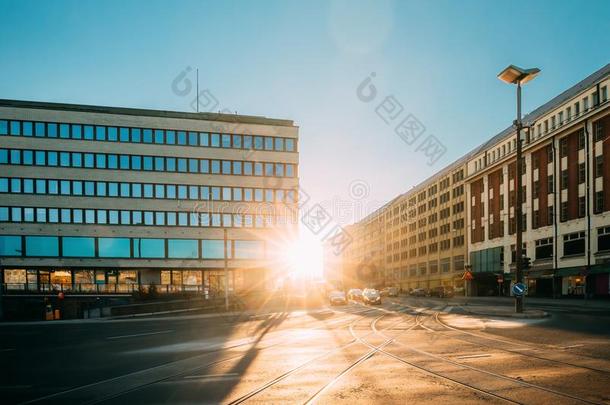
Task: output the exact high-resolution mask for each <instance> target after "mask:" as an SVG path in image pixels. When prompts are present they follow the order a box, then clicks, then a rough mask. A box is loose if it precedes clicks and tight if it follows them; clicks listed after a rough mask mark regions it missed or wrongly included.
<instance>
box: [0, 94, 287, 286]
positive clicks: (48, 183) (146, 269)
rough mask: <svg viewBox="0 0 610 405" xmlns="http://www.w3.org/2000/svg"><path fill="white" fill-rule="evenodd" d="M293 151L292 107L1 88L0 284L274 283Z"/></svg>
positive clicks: (283, 236)
mask: <svg viewBox="0 0 610 405" xmlns="http://www.w3.org/2000/svg"><path fill="white" fill-rule="evenodd" d="M298 163H299V155H298V127H297V126H295V125H294V123H293V122H292V121H289V120H279V119H269V118H264V117H253V116H241V115H230V114H213V113H185V112H171V111H156V110H142V109H130V108H115V107H98V106H84V105H70V104H55V103H40V102H28V101H15V100H0V260H1V262H0V267H1V269H2V275H1V276H2V281H3V288H4V292H5V293H21V294H36V293H44V292H48V291H63V292H65V293H66V294H92V293H93V294H105V293H130V292H132V291H134V290H135V289H138V288H140V286H151V285H155V286H156V289H157V290H158V291H160V292H164V291H215V290H216V291H217V290H223V289H224V271H223V269H224V267H225V259H226V263H227V266H228V268H229V269H230V271H229V283H228V284H229V289H230V290H231V291H234V292H236V293H238V292H246V291H250V290H264V289H267V288H271V287H272V285H273V283H274V279H275V277H276V276H277V274H276V273H277V272H281V270H282V269H281V263H280V261H279V259H278V258H277V257H276V255H275V253H276V252H277V251H278V246H283V245H284V244H286V243H289V242H290V240H292V238H294V237H295V235H296V234H297V226H298V225H297V218H298V215H297V201H296V200H297V189H298V183H299V180H298ZM225 232H226V240H227V242H226V245H225ZM225 253H226V254H225Z"/></svg>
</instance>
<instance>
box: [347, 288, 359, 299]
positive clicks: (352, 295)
mask: <svg viewBox="0 0 610 405" xmlns="http://www.w3.org/2000/svg"><path fill="white" fill-rule="evenodd" d="M347 298H349V299H350V300H354V301H362V290H360V289H358V288H352V289H351V290H349V291H348V292H347Z"/></svg>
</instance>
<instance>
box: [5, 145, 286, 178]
mask: <svg viewBox="0 0 610 405" xmlns="http://www.w3.org/2000/svg"><path fill="white" fill-rule="evenodd" d="M0 164H11V165H35V166H58V167H75V168H90V169H120V170H144V171H156V172H180V173H204V174H231V175H242V176H266V177H295V176H296V173H295V165H294V164H291V163H271V162H247V161H242V160H218V159H194V158H176V157H165V156H142V155H117V154H107V153H82V152H60V151H50V150H22V149H0Z"/></svg>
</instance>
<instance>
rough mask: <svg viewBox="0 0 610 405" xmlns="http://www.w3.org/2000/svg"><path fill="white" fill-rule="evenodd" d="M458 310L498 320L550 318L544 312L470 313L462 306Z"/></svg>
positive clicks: (470, 312) (470, 311)
mask: <svg viewBox="0 0 610 405" xmlns="http://www.w3.org/2000/svg"><path fill="white" fill-rule="evenodd" d="M459 308H460V309H462V310H464V312H467V313H468V314H471V315H482V316H497V317H500V318H517V319H543V318H548V317H549V316H550V314H549V313H548V312H546V311H540V312H539V313H535V314H532V313H529V314H528V313H522V314H516V313H504V314H503V313H492V312H485V311H476V310H475V311H472V310H470V309H467V308H464V307H463V306H459Z"/></svg>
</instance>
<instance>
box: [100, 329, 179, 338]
mask: <svg viewBox="0 0 610 405" xmlns="http://www.w3.org/2000/svg"><path fill="white" fill-rule="evenodd" d="M173 331H174V330H173V329H170V330H162V331H159V332H148V333H136V334H134V335H121V336H109V337H107V338H106V339H109V340H113V339H125V338H131V337H140V336H151V335H160V334H162V333H170V332H173Z"/></svg>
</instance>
